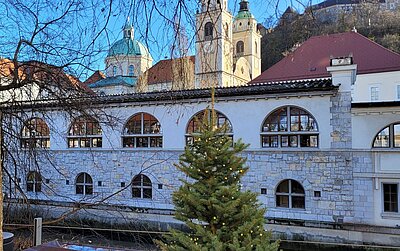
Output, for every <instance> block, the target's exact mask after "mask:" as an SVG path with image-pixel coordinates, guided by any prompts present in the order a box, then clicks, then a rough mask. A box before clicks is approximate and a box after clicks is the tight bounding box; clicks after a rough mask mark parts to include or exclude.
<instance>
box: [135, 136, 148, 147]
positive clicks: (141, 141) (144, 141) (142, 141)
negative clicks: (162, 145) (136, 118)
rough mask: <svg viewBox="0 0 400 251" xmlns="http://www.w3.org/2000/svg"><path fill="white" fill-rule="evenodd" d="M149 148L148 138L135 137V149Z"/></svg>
mask: <svg viewBox="0 0 400 251" xmlns="http://www.w3.org/2000/svg"><path fill="white" fill-rule="evenodd" d="M148 146H149V138H148V137H137V138H136V147H148Z"/></svg>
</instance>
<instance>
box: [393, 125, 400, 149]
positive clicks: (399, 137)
mask: <svg viewBox="0 0 400 251" xmlns="http://www.w3.org/2000/svg"><path fill="white" fill-rule="evenodd" d="M393 133H394V135H393V139H394V147H400V124H398V125H394V126H393Z"/></svg>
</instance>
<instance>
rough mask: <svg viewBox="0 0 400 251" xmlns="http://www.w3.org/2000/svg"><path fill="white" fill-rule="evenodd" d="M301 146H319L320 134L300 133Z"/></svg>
mask: <svg viewBox="0 0 400 251" xmlns="http://www.w3.org/2000/svg"><path fill="white" fill-rule="evenodd" d="M300 146H301V147H317V146H318V136H317V135H300Z"/></svg>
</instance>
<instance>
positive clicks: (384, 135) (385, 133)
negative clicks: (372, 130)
mask: <svg viewBox="0 0 400 251" xmlns="http://www.w3.org/2000/svg"><path fill="white" fill-rule="evenodd" d="M389 139H390V136H389V127H386V128H385V129H383V130H382V131H380V132H379V133H378V135H376V137H375V140H374V145H373V147H390V144H389Z"/></svg>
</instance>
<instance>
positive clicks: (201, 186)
mask: <svg viewBox="0 0 400 251" xmlns="http://www.w3.org/2000/svg"><path fill="white" fill-rule="evenodd" d="M215 120H216V116H215V112H214V110H213V109H212V110H206V112H205V113H204V118H203V119H202V121H199V122H200V123H199V126H200V130H199V133H198V134H193V135H192V137H193V138H194V140H193V143H192V144H191V145H189V146H187V147H186V148H185V152H184V154H182V155H181V156H180V161H179V164H177V165H176V166H177V168H178V169H179V170H181V171H182V172H184V173H185V174H186V175H187V177H189V179H188V180H182V182H183V185H182V186H181V187H180V188H179V190H177V191H176V192H174V194H173V202H174V204H175V209H176V212H175V218H176V219H178V220H180V221H182V222H184V223H185V224H186V225H187V226H188V227H189V229H190V231H189V232H185V231H180V230H171V234H170V235H167V236H166V237H165V238H166V241H165V242H164V243H159V244H160V247H161V249H162V250H191V251H194V250H202V251H203V250H204V251H205V250H224V251H228V250H232V251H237V250H263V251H266V250H278V246H279V244H278V243H277V242H274V243H270V233H269V232H267V231H265V230H264V221H265V220H264V213H265V210H264V209H261V208H260V204H259V203H258V201H257V194H256V193H253V192H250V191H241V189H240V179H241V178H242V177H243V175H245V173H246V171H247V169H248V168H247V167H245V162H246V159H245V158H243V157H241V156H240V155H239V154H240V153H241V152H242V151H243V150H245V149H246V147H247V145H246V144H244V143H243V142H241V141H240V140H239V141H237V142H235V143H234V144H233V142H232V138H231V137H229V136H227V135H225V132H226V130H227V126H226V125H224V126H222V127H220V128H218V127H217V126H216V121H215Z"/></svg>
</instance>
